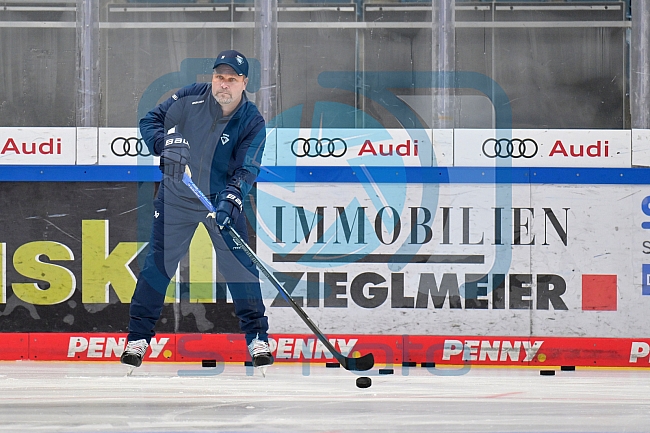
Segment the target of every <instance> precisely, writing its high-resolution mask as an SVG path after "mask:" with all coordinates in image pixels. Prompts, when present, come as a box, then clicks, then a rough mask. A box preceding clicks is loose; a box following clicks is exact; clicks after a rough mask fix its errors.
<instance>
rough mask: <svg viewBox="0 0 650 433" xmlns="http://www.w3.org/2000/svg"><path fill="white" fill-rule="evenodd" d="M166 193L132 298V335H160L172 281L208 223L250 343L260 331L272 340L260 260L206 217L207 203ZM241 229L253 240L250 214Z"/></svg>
mask: <svg viewBox="0 0 650 433" xmlns="http://www.w3.org/2000/svg"><path fill="white" fill-rule="evenodd" d="M160 192H161V193H160V194H158V198H156V199H155V201H154V209H155V211H154V218H153V226H152V230H151V239H150V241H149V252H148V254H147V257H146V259H145V262H144V266H143V268H142V270H141V272H140V275H139V276H138V282H137V284H136V286H135V292H134V293H133V298H132V299H131V308H130V317H131V318H130V321H129V336H128V340H129V341H134V340H139V339H143V338H144V339H146V340H147V342H150V341H151V337H153V336H154V335H155V332H154V326H155V324H156V322H157V321H158V319H159V318H160V314H161V312H162V308H163V303H164V299H165V293H166V292H167V286H168V285H169V282H170V280H171V278H172V277H173V276H174V274H175V272H176V268H177V267H178V263H179V261H180V260H181V258H183V256H184V255H185V254H186V253H187V250H188V248H189V245H190V241H191V240H192V237H193V236H194V232H195V230H196V228H197V227H198V225H199V224H200V223H203V222H205V226H206V228H207V230H208V233H209V235H210V239H211V240H212V245H213V246H214V249H215V251H216V254H217V263H218V267H219V272H220V273H221V275H223V277H224V279H225V280H226V283H227V284H228V290H230V294H231V296H232V299H233V303H234V306H235V314H236V315H237V317H238V318H239V325H240V327H241V330H242V331H243V332H244V333H245V334H246V342H247V344H249V343H250V341H251V340H252V339H253V338H255V336H257V335H259V337H260V339H263V340H266V339H267V338H268V337H267V332H268V319H267V317H266V316H265V315H264V311H265V309H264V303H263V302H262V292H261V290H260V281H259V273H258V270H257V268H256V267H255V264H254V263H253V262H252V261H251V260H250V258H249V257H248V256H247V255H246V253H244V251H243V250H241V248H239V247H237V246H236V244H235V242H234V241H233V239H232V237H231V236H230V234H229V233H227V231H226V230H224V231H223V232H221V231H220V230H219V229H218V228H217V226H216V224H214V221H212V222H211V221H209V219H207V218H206V215H207V213H208V211H207V210H206V209H205V207H203V205H202V204H201V203H195V202H188V201H186V200H183V199H178V198H176V197H174V198H173V200H166V197H163V194H162V191H160ZM169 195H170V194H168V196H169ZM210 219H211V218H210ZM235 229H236V230H237V232H238V233H239V234H240V235H241V236H242V237H244V239H247V237H248V235H247V231H246V219H245V218H244V217H243V215H242V216H241V217H240V218H239V220H238V221H237V224H236V226H235Z"/></svg>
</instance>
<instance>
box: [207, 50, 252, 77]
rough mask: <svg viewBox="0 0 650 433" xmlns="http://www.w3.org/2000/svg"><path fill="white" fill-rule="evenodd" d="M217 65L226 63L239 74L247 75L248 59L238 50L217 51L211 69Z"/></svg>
mask: <svg viewBox="0 0 650 433" xmlns="http://www.w3.org/2000/svg"><path fill="white" fill-rule="evenodd" d="M219 65H228V66H230V67H231V68H233V69H234V70H235V72H237V74H239V75H244V76H245V77H248V60H246V57H244V55H243V54H242V53H240V52H239V51H235V50H226V51H222V52H220V53H219V55H218V56H217V60H215V61H214V66H213V67H212V69H214V68H216V67H217V66H219Z"/></svg>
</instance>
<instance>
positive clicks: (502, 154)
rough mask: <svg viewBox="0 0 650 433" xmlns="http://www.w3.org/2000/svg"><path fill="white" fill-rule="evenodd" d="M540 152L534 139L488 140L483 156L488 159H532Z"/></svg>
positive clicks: (484, 144)
mask: <svg viewBox="0 0 650 433" xmlns="http://www.w3.org/2000/svg"><path fill="white" fill-rule="evenodd" d="M538 150H539V147H538V146H537V142H536V141H535V140H533V139H532V138H524V139H523V140H522V139H520V138H512V139H509V138H498V139H497V138H488V139H487V140H485V141H484V142H483V155H485V156H487V157H488V158H532V157H533V156H535V155H537V151H538Z"/></svg>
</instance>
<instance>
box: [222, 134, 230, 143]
mask: <svg viewBox="0 0 650 433" xmlns="http://www.w3.org/2000/svg"><path fill="white" fill-rule="evenodd" d="M229 141H230V136H229V135H228V134H223V135H222V136H221V144H224V145H225V144H226V143H228V142H229Z"/></svg>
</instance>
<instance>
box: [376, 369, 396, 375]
mask: <svg viewBox="0 0 650 433" xmlns="http://www.w3.org/2000/svg"><path fill="white" fill-rule="evenodd" d="M393 373H395V372H394V371H393V369H392V368H380V369H379V374H393Z"/></svg>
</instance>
